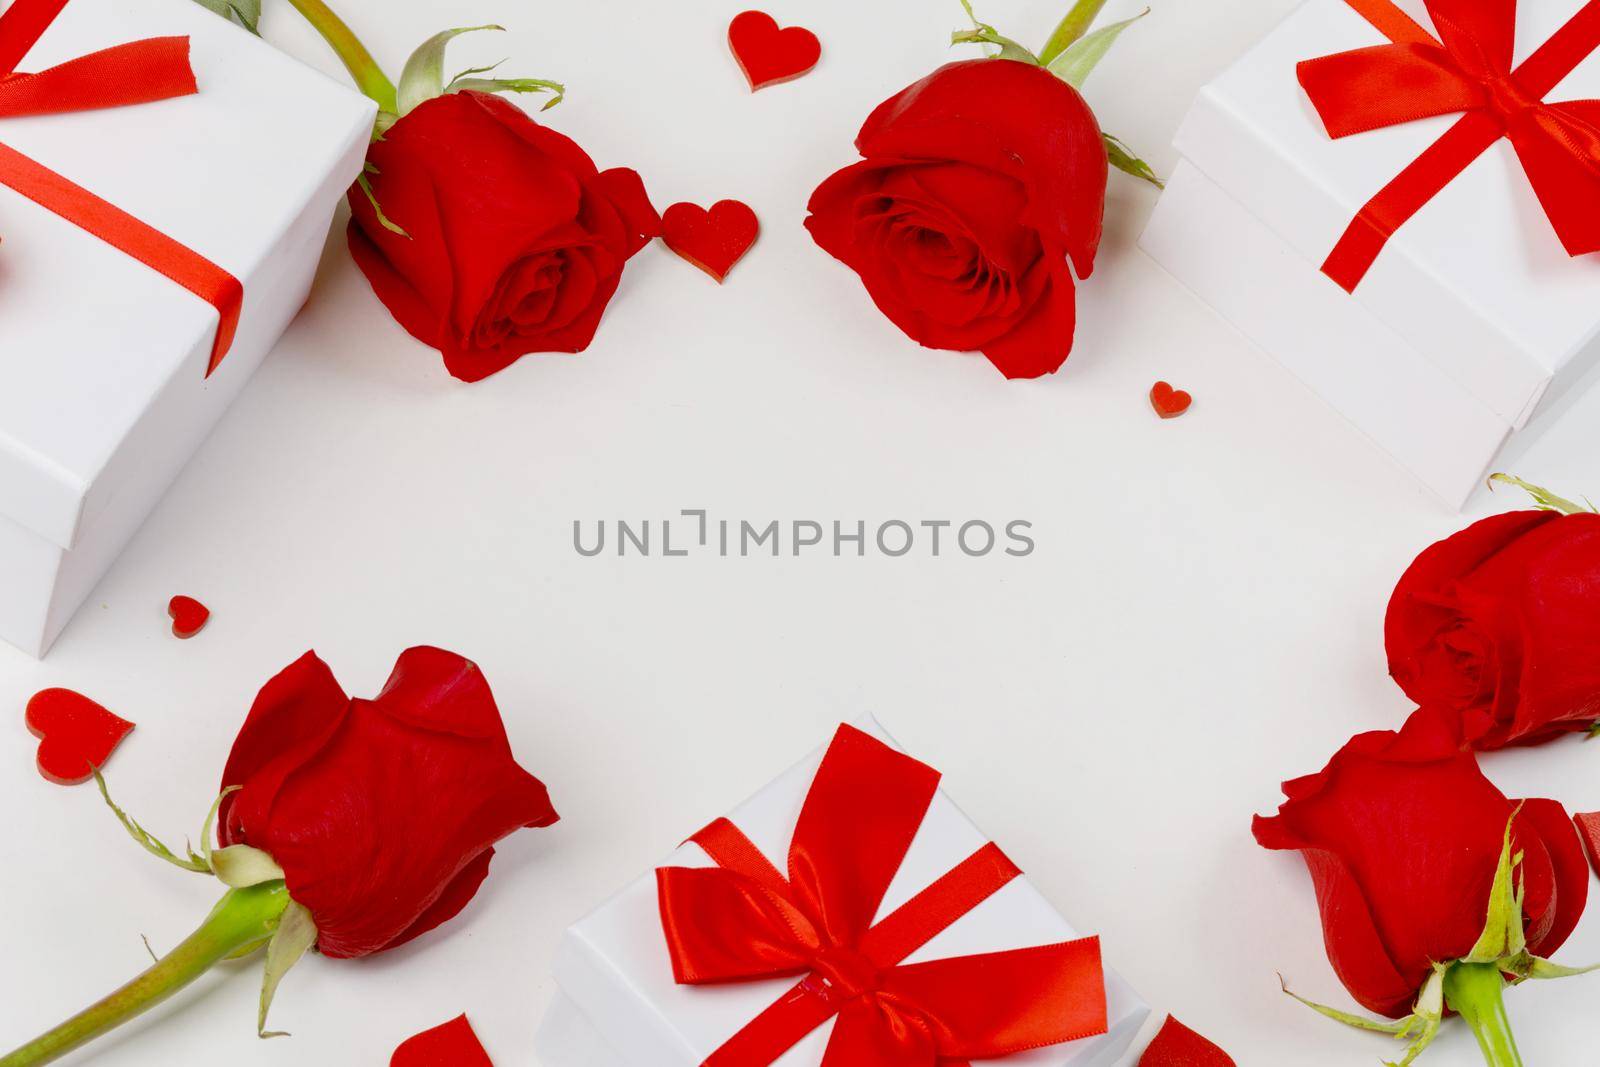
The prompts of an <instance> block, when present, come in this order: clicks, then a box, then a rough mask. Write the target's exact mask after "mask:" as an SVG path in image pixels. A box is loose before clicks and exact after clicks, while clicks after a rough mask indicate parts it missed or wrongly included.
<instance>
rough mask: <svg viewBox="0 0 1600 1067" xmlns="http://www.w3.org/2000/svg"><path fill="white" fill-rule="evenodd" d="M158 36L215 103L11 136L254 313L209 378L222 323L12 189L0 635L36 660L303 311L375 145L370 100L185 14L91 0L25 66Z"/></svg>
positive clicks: (2, 279) (3, 192) (192, 10)
mask: <svg viewBox="0 0 1600 1067" xmlns="http://www.w3.org/2000/svg"><path fill="white" fill-rule="evenodd" d="M156 35H178V36H188V37H189V38H190V52H191V62H192V64H193V66H194V69H195V77H196V80H197V82H198V83H199V86H200V91H199V92H198V93H196V94H194V95H191V96H187V97H182V98H179V99H174V100H164V101H160V102H157V103H151V104H145V105H141V106H137V107H124V108H109V109H100V110H93V111H86V112H81V113H76V114H70V115H49V116H43V117H36V118H24V119H6V120H4V121H3V122H0V138H4V141H5V143H6V144H7V145H8V146H10V147H12V148H14V149H16V150H17V151H20V152H22V153H24V154H25V155H27V156H28V157H29V158H31V159H34V160H37V161H38V162H39V163H40V164H42V165H44V166H46V167H49V168H51V169H52V170H54V171H56V172H57V173H59V174H63V175H66V176H67V177H68V178H69V179H70V180H73V181H75V182H77V183H78V184H79V185H82V186H83V187H84V188H86V189H88V190H89V191H90V192H92V193H94V194H96V195H98V196H100V197H102V198H104V199H106V200H109V201H110V202H111V203H113V204H115V205H117V206H119V207H120V208H122V209H123V210H125V211H127V212H129V213H131V214H132V215H134V216H135V217H136V218H138V219H140V220H141V221H143V222H145V223H147V224H148V225H150V226H153V227H155V228H156V229H158V230H160V231H162V232H163V233H166V234H168V235H169V236H171V237H173V238H174V239H175V240H177V241H179V242H181V243H182V244H184V245H185V246H187V247H189V248H191V249H193V250H195V251H196V252H198V253H199V254H201V255H203V256H205V257H207V258H209V259H210V260H211V261H212V262H214V263H217V264H219V265H220V266H222V267H223V268H224V269H226V270H228V271H229V272H231V273H232V274H233V275H234V276H235V277H237V278H238V279H239V280H240V281H242V282H243V283H244V285H245V300H244V306H243V310H242V314H241V317H240V321H239V329H238V334H237V336H236V338H235V341H234V345H233V348H232V350H231V351H230V352H229V354H228V357H227V359H226V360H224V362H223V363H222V365H221V366H220V367H218V368H217V371H216V373H214V374H213V375H211V377H209V378H207V377H206V376H205V369H206V366H207V363H208V361H209V358H210V355H211V350H212V346H213V341H214V339H215V337H216V331H217V312H216V310H215V309H214V308H213V307H211V306H210V305H209V304H208V303H206V302H205V301H204V300H201V299H200V298H198V297H196V296H195V295H193V294H192V293H190V292H189V291H188V290H186V289H184V288H183V287H182V286H180V285H177V284H175V283H173V282H172V281H170V280H168V279H167V278H165V277H164V276H162V275H161V274H160V273H158V272H157V271H155V270H152V269H151V268H150V267H148V266H146V265H144V264H143V263H140V262H139V261H137V260H136V259H134V258H133V257H132V256H130V255H128V254H127V253H126V252H123V251H121V250H119V249H117V248H114V247H113V246H112V245H110V244H108V243H107V242H105V241H102V240H100V239H99V238H97V237H94V236H92V235H90V234H89V233H87V232H86V231H84V230H82V229H80V228H78V227H77V226H75V225H74V224H72V223H71V222H68V221H67V220H65V219H63V218H61V217H59V216H57V215H56V214H54V213H53V212H51V211H49V210H47V209H46V208H44V207H41V206H39V205H37V204H35V203H33V202H32V201H31V200H28V199H27V198H25V197H23V196H22V195H21V194H20V193H16V192H14V191H12V190H10V189H7V188H4V187H3V186H0V234H3V237H4V242H5V243H4V251H3V255H0V322H3V323H4V333H3V335H0V337H3V343H0V589H4V590H5V591H6V594H7V595H6V596H5V597H4V598H3V600H0V638H3V639H5V640H9V641H11V642H12V643H14V644H16V645H18V646H19V647H21V648H23V649H24V650H26V651H29V652H34V653H38V652H39V651H41V650H42V649H43V648H45V647H47V646H48V645H49V642H50V640H51V639H52V638H53V637H54V636H55V634H56V633H57V632H58V631H59V630H60V628H61V626H62V625H64V624H65V623H66V621H67V619H68V618H69V617H70V615H71V613H72V611H73V609H75V608H76V607H77V606H78V604H79V602H80V601H81V600H82V599H83V597H85V596H86V595H87V594H88V593H89V592H90V589H91V587H92V585H93V584H94V582H96V581H97V580H98V579H99V578H100V576H101V575H102V574H103V573H104V571H105V568H106V567H107V566H108V565H109V564H110V563H111V561H112V560H113V559H114V558H115V556H116V553H117V550H118V549H120V548H121V547H122V545H123V544H124V543H125V541H126V540H127V538H128V537H129V536H130V535H131V534H132V533H133V532H134V530H136V529H137V528H138V525H139V523H140V522H141V521H143V519H144V518H145V516H146V515H147V514H148V513H149V511H150V509H151V508H152V507H153V506H154V505H155V503H156V501H158V500H159V499H160V497H161V494H162V493H163V492H165V491H166V489H167V487H168V486H169V485H171V483H172V479H173V478H174V477H175V476H176V475H177V473H178V472H179V471H180V470H182V469H183V465H184V463H185V462H186V461H187V460H188V458H189V457H190V455H191V454H192V453H193V452H194V450H195V449H196V448H197V447H198V446H199V444H200V442H202V441H203V440H204V439H205V437H206V435H207V433H208V432H209V431H210V430H211V428H212V426H213V425H215V423H216V420H217V419H218V418H219V417H220V416H221V415H222V413H223V412H224V411H225V410H226V409H227V406H228V404H229V403H230V402H231V401H232V400H233V398H234V397H235V396H236V395H237V394H238V393H239V391H240V390H241V389H242V388H243V386H244V385H245V383H246V382H247V381H248V380H249V377H250V373H251V372H252V371H253V370H254V369H255V368H256V366H257V364H259V363H260V361H261V359H262V357H264V356H265V355H266V353H267V351H268V350H269V349H270V348H271V347H272V346H273V344H274V343H276V341H277V339H278V337H279V335H280V334H281V333H282V331H283V329H284V327H285V326H286V325H287V324H288V323H289V321H290V320H291V319H292V318H293V317H294V315H295V313H296V312H297V311H298V310H299V308H300V305H301V303H302V301H303V299H304V296H305V293H306V290H307V289H308V288H309V286H310V284H311V279H312V275H313V273H314V271H315V268H316V263H317V254H318V250H319V248H321V246H322V244H323V234H324V233H325V231H326V226H327V220H328V218H329V216H330V215H331V214H332V212H333V209H334V206H335V205H336V204H337V203H338V202H339V200H340V199H341V198H342V196H343V192H344V189H345V188H346V186H348V184H349V182H350V180H351V178H352V176H353V175H355V174H358V173H359V172H360V166H361V159H362V155H363V154H364V152H365V147H366V143H367V137H368V136H369V132H370V128H371V121H372V115H373V113H374V109H373V107H372V106H371V105H370V103H369V102H368V101H366V100H364V99H363V98H362V97H361V96H359V95H358V94H356V93H354V92H352V91H351V90H349V89H348V88H346V87H344V86H342V85H340V84H338V83H336V82H334V81H331V80H329V79H328V78H326V77H324V76H323V75H322V74H319V73H317V72H315V71H312V70H309V69H307V68H306V67H305V66H304V65H303V64H300V63H297V62H296V61H294V60H293V59H292V58H290V57H289V56H286V55H285V54H284V53H282V52H281V51H279V50H276V49H273V48H270V47H266V46H264V45H263V44H262V43H261V42H259V41H255V40H253V39H252V38H251V37H250V35H249V34H246V33H244V32H242V31H241V30H239V29H237V28H234V27H230V26H228V25H227V24H226V23H225V22H223V21H222V20H221V19H218V18H215V17H208V12H206V11H205V10H204V9H202V8H200V7H199V6H198V5H196V4H193V3H189V2H187V0H138V2H137V3H132V4H130V3H127V2H126V0H73V2H72V3H70V4H68V5H67V7H66V8H65V10H64V11H63V12H62V13H61V15H60V17H59V18H57V19H56V20H55V21H54V22H53V23H52V24H51V25H50V27H49V28H48V29H47V30H46V31H45V33H44V35H43V37H42V38H41V39H40V41H39V43H38V44H37V45H36V46H35V47H34V48H33V49H32V50H31V51H30V52H29V53H28V55H27V57H26V58H25V59H24V60H23V62H22V65H21V69H23V70H28V71H34V70H44V69H47V68H49V67H52V66H54V65H56V64H58V63H62V62H65V61H67V60H69V59H75V58H77V57H80V56H84V55H88V54H91V53H93V52H97V51H99V50H101V49H104V48H107V47H110V46H111V45H114V44H119V43H125V42H128V41H132V40H137V39H140V38H141V37H146V36H156ZM264 87H270V91H264ZM64 550H69V551H64Z"/></svg>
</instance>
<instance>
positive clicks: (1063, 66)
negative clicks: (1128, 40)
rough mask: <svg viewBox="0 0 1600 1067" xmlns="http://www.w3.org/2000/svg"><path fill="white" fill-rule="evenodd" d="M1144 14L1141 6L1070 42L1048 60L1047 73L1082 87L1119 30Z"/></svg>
mask: <svg viewBox="0 0 1600 1067" xmlns="http://www.w3.org/2000/svg"><path fill="white" fill-rule="evenodd" d="M1148 14H1150V9H1149V8H1145V9H1144V10H1143V11H1141V12H1139V14H1137V15H1135V16H1133V18H1131V19H1124V20H1122V21H1121V22H1115V23H1112V24H1111V25H1110V26H1107V27H1105V28H1104V29H1100V30H1095V31H1094V32H1093V33H1091V34H1089V35H1088V36H1087V37H1083V38H1081V39H1079V40H1077V41H1075V42H1073V44H1072V45H1071V47H1069V48H1067V50H1066V51H1064V52H1062V53H1061V54H1060V55H1058V56H1056V57H1055V59H1053V60H1052V61H1051V62H1050V64H1049V69H1050V73H1051V74H1054V75H1055V76H1056V77H1058V78H1060V79H1061V80H1062V81H1064V82H1066V83H1067V84H1068V85H1070V86H1072V87H1073V88H1074V89H1082V88H1083V83H1084V82H1086V81H1088V80H1089V75H1090V74H1092V73H1094V68H1095V67H1097V66H1099V65H1100V61H1101V60H1102V59H1104V58H1105V57H1106V53H1107V52H1109V51H1111V46H1112V45H1114V44H1116V43H1117V38H1118V37H1121V36H1122V31H1123V30H1126V29H1127V28H1128V27H1129V26H1132V25H1133V24H1134V23H1135V22H1138V21H1139V20H1140V19H1142V18H1144V17H1145V16H1146V15H1148Z"/></svg>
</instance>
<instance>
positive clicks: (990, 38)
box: [950, 0, 1043, 67]
mask: <svg viewBox="0 0 1600 1067" xmlns="http://www.w3.org/2000/svg"><path fill="white" fill-rule="evenodd" d="M961 6H962V7H963V8H964V9H965V10H966V12H967V18H969V19H971V20H972V27H973V28H972V29H970V30H957V31H956V32H955V33H952V34H951V35H950V43H951V44H953V45H957V44H989V45H994V46H995V47H996V48H998V49H1000V51H999V52H997V53H996V54H995V55H994V57H993V58H995V59H1011V60H1015V61H1016V62H1018V63H1028V64H1031V65H1032V66H1035V67H1038V66H1043V64H1042V63H1040V62H1039V57H1038V56H1036V55H1034V54H1033V53H1032V52H1030V51H1029V50H1028V49H1027V48H1025V47H1023V46H1022V45H1020V44H1018V43H1017V42H1016V41H1013V40H1012V39H1011V38H1009V37H1006V36H1003V35H1002V34H1001V33H1000V31H999V30H997V29H995V28H994V27H993V26H991V25H989V24H988V23H987V22H980V21H978V16H977V14H976V13H975V12H974V11H973V10H972V0H961Z"/></svg>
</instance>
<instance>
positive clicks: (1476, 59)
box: [1299, 0, 1600, 291]
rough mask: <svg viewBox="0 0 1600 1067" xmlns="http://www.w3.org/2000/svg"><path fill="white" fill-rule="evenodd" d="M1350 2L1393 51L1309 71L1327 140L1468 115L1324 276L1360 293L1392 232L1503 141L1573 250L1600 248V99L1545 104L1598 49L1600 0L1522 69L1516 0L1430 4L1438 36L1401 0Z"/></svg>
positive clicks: (1358, 227) (1315, 63)
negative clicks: (1516, 62)
mask: <svg viewBox="0 0 1600 1067" xmlns="http://www.w3.org/2000/svg"><path fill="white" fill-rule="evenodd" d="M1346 2H1347V3H1348V4H1349V5H1350V6H1351V7H1353V8H1355V10H1356V11H1357V12H1358V13H1359V14H1360V15H1361V16H1362V17H1363V18H1365V19H1366V20H1367V21H1368V22H1370V23H1372V24H1373V25H1374V26H1376V27H1377V28H1378V30H1379V32H1381V33H1382V34H1383V35H1384V36H1385V37H1388V38H1389V39H1390V40H1391V41H1392V42H1394V43H1392V44H1385V45H1377V46H1375V47H1372V48H1361V49H1357V50H1356V51H1353V52H1342V53H1340V54H1339V55H1333V56H1325V57H1323V58H1321V59H1312V60H1307V61H1306V62H1304V63H1301V64H1300V66H1299V75H1300V84H1301V85H1302V86H1303V87H1304V88H1305V91H1306V93H1307V95H1309V96H1310V97H1311V102H1312V104H1313V105H1315V107H1316V109H1317V114H1319V115H1320V116H1321V117H1322V121H1323V124H1324V125H1325V126H1326V127H1327V129H1328V134H1329V135H1330V136H1332V137H1348V136H1350V135H1351V134H1356V133H1363V132H1365V131H1367V130H1374V129H1378V128H1380V127H1384V126H1395V125H1399V124H1401V123H1407V122H1415V121H1417V120H1419V119H1425V118H1430V117H1432V116H1435V115H1448V114H1455V113H1458V112H1465V114H1464V115H1463V116H1462V118H1461V119H1460V120H1459V121H1458V122H1456V124H1455V125H1454V126H1452V127H1451V128H1450V130H1449V132H1447V133H1446V134H1445V135H1444V136H1443V137H1441V138H1440V139H1439V140H1438V141H1437V142H1435V143H1434V144H1433V145H1432V146H1431V147H1430V148H1429V149H1428V150H1427V151H1426V152H1424V153H1423V154H1422V155H1421V156H1420V157H1418V158H1417V160H1416V161H1415V162H1414V163H1412V164H1411V165H1410V166H1409V167H1407V168H1406V169H1405V170H1403V171H1401V173H1400V175H1399V177H1397V178H1395V179H1394V181H1392V182H1390V183H1389V184H1388V185H1387V186H1385V187H1384V189H1383V190H1382V191H1381V192H1380V193H1378V195H1377V196H1375V197H1374V198H1373V199H1372V200H1371V201H1370V202H1369V203H1368V204H1367V206H1366V207H1364V208H1362V210H1361V213H1360V214H1359V215H1357V216H1356V219H1355V221H1354V222H1352V223H1351V224H1350V228H1349V229H1348V230H1346V231H1345V234H1344V236H1343V237H1342V238H1341V239H1340V241H1339V243H1338V245H1337V246H1336V247H1335V248H1334V250H1333V253H1332V254H1331V255H1330V256H1329V257H1328V261H1327V262H1326V263H1325V264H1323V267H1322V269H1323V272H1324V273H1326V274H1327V275H1328V276H1329V277H1331V278H1332V279H1333V280H1334V281H1336V282H1338V283H1339V284H1340V285H1341V286H1342V287H1344V288H1345V289H1346V290H1349V291H1354V289H1355V287H1356V286H1357V285H1359V284H1360V282H1361V279H1362V278H1363V277H1365V276H1366V273H1367V270H1368V269H1369V268H1370V267H1371V266H1372V264H1373V261H1374V260H1376V259H1377V257H1378V253H1379V252H1380V251H1382V249H1383V246H1384V244H1385V242H1387V241H1388V240H1389V238H1390V237H1392V236H1394V233H1395V231H1396V230H1398V229H1399V228H1400V227H1401V226H1403V225H1404V224H1405V223H1406V221H1407V220H1409V219H1410V218H1411V216H1413V215H1415V214H1416V213H1417V212H1418V211H1419V210H1421V209H1422V206H1423V205H1424V204H1426V203H1427V202H1428V201H1430V200H1432V199H1433V198H1434V197H1435V196H1437V195H1438V194H1439V193H1440V192H1441V191H1442V190H1443V189H1444V187H1445V186H1447V185H1449V184H1450V183H1451V182H1452V181H1454V180H1455V179H1456V177H1457V176H1458V175H1460V174H1461V172H1462V171H1463V170H1465V169H1466V168H1467V166H1468V164H1470V163H1471V162H1472V161H1473V160H1475V159H1477V158H1478V157H1479V156H1480V155H1482V154H1483V153H1484V152H1486V151H1487V150H1488V149H1489V147H1490V146H1491V145H1493V144H1494V143H1495V142H1496V141H1498V140H1500V138H1502V137H1505V138H1507V139H1509V140H1510V141H1511V144H1512V147H1513V148H1515V149H1516V153H1517V157H1518V158H1519V159H1521V160H1522V168H1523V170H1524V171H1525V172H1526V173H1527V175H1528V181H1529V182H1530V183H1531V184H1532V185H1533V189H1534V192H1535V193H1537V194H1538V197H1539V202H1540V203H1541V204H1543V205H1544V210H1545V214H1546V215H1547V216H1549V218H1550V222H1551V224H1552V225H1554V227H1555V231H1556V234H1557V236H1559V237H1560V238H1561V243H1562V244H1563V245H1564V246H1565V247H1566V250H1567V252H1568V254H1570V255H1574V256H1579V255H1584V254H1586V253H1589V252H1595V251H1600V101H1597V100H1579V101H1574V102H1570V103H1560V104H1549V103H1545V101H1544V98H1545V97H1546V96H1547V95H1549V94H1550V92H1551V91H1552V90H1553V89H1555V87H1556V85H1557V84H1559V83H1560V81H1561V80H1562V79H1563V78H1565V77H1566V76H1567V75H1569V74H1571V73H1572V72H1573V71H1574V70H1575V69H1577V67H1578V64H1579V63H1582V62H1583V61H1584V59H1586V58H1587V57H1588V56H1589V55H1590V54H1591V53H1593V52H1594V51H1595V49H1596V48H1600V0H1590V2H1589V3H1587V4H1585V5H1584V7H1583V9H1582V10H1581V11H1579V12H1578V13H1577V14H1576V15H1574V16H1573V17H1572V20H1571V21H1570V22H1568V23H1567V24H1566V25H1565V26H1563V27H1562V28H1561V29H1560V30H1559V31H1557V33H1556V34H1555V36H1553V37H1551V38H1550V39H1549V40H1548V41H1546V42H1545V43H1544V45H1542V46H1541V47H1540V48H1539V49H1538V51H1536V52H1534V54H1533V55H1531V56H1530V57H1528V59H1527V60H1526V61H1524V62H1523V63H1522V64H1521V65H1520V66H1516V67H1513V65H1512V61H1513V60H1512V57H1513V49H1514V45H1515V33H1516V18H1517V5H1516V0H1427V5H1428V13H1429V15H1430V16H1431V17H1432V19H1433V24H1434V26H1435V27H1437V28H1438V31H1439V38H1438V39H1437V40H1436V39H1435V38H1434V37H1433V36H1432V35H1430V34H1429V33H1428V31H1427V30H1424V29H1423V28H1422V27H1421V26H1419V25H1418V24H1417V23H1416V22H1415V21H1413V20H1412V19H1411V17H1410V16H1408V15H1407V14H1405V12H1403V11H1401V10H1400V9H1399V8H1398V7H1396V6H1395V5H1394V3H1393V2H1392V0H1346Z"/></svg>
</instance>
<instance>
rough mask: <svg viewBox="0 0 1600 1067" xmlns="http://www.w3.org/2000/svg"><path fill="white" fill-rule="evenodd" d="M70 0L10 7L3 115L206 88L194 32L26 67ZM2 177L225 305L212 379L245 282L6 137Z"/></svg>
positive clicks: (2, 71) (3, 25)
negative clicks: (192, 58) (193, 58)
mask: <svg viewBox="0 0 1600 1067" xmlns="http://www.w3.org/2000/svg"><path fill="white" fill-rule="evenodd" d="M66 3H67V0H15V2H14V3H13V4H12V5H11V7H10V8H8V9H7V10H6V11H5V13H4V14H0V119H6V118H21V117H24V116H38V115H59V114H65V113H68V112H73V111H89V110H99V109H103V108H118V107H128V106H131V105H134V104H145V103H153V102H155V101H158V100H169V99H172V98H174V97H180V96H191V95H193V94H194V93H196V92H198V91H199V87H198V86H197V85H196V83H195V77H194V69H193V67H192V66H191V65H190V63H189V39H188V38H187V37H152V38H148V39H146V40H142V41H132V42H129V43H127V44H122V45H115V46H113V47H111V48H107V49H103V50H102V51H99V52H95V53H92V54H90V55H86V56H81V57H79V58H77V59H73V60H68V61H67V62H65V63H62V64H60V65H59V66H55V67H52V68H50V69H49V70H44V71H40V72H38V73H35V74H19V73H17V70H16V68H17V65H18V64H20V63H21V62H22V60H23V57H24V56H26V55H27V54H28V52H29V51H30V50H31V49H32V48H33V46H34V45H35V44H36V43H37V42H38V40H39V38H40V37H41V36H43V34H44V32H45V30H47V29H49V27H50V25H51V23H52V22H54V21H55V18H56V16H57V15H59V14H60V13H61V11H62V9H63V8H65V6H66ZM0 185H5V186H8V187H10V188H11V189H13V190H15V191H16V192H18V193H21V194H22V195H23V196H25V197H27V198H28V199H30V200H32V201H34V202H35V203H37V204H38V205H40V206H41V207H43V208H45V209H47V210H49V211H51V212H53V213H54V214H56V215H59V216H60V217H61V218H63V219H66V220H67V221H68V222H70V223H72V224H73V225H75V226H77V227H79V228H80V229H82V230H84V231H86V232H88V233H91V234H93V235H94V236H95V237H97V238H99V239H100V240H102V241H104V242H106V243H107V244H109V245H111V246H112V247H114V248H116V249H117V250H118V251H121V252H124V253H126V254H127V255H129V256H131V257H133V258H134V259H136V260H138V261H139V262H141V263H143V264H144V265H145V266H147V267H149V268H151V269H152V270H155V271H157V272H159V273H161V274H163V275H165V276H166V277H167V278H169V279H171V280H172V281H173V282H176V283H177V284H178V285H181V286H183V287H184V288H185V289H188V290H189V291H190V292H191V293H194V294H195V295H196V296H198V297H200V298H201V299H202V300H204V301H206V302H207V303H209V304H211V306H212V307H214V308H216V309H217V316H218V322H217V333H216V337H215V339H214V341H213V342H212V347H211V358H210V359H209V361H208V362H207V365H206V375H207V377H209V376H210V375H211V373H212V372H213V371H215V370H216V369H217V365H218V364H220V363H221V362H222V360H223V357H224V356H226V355H227V354H228V350H229V349H230V348H231V347H232V345H233V339H234V335H235V334H236V332H237V330H238V326H239V316H240V313H241V311H242V309H243V305H244V286H243V285H242V284H241V283H240V282H239V279H237V278H235V277H234V276H233V275H232V274H230V273H228V272H227V271H226V270H223V269H222V268H221V267H219V266H217V265H216V264H215V263H213V262H211V260H209V259H207V258H205V257H204V256H202V255H200V254H199V253H198V252H195V251H194V250H193V249H191V248H188V247H186V246H184V245H183V244H180V243H179V242H177V241H175V240H173V239H172V238H170V237H168V236H166V235H165V234H163V233H161V232H160V231H159V230H156V229H155V228H153V227H151V226H149V225H147V224H145V223H143V222H141V221H139V220H138V219H136V218H134V217H133V216H132V215H129V214H128V213H127V212H125V211H122V210H121V209H120V208H118V207H116V206H115V205H113V204H110V203H108V202H107V201H105V200H103V199H101V198H100V197H98V196H95V195H94V194H93V193H91V192H89V191H88V190H87V189H84V188H83V187H82V186H79V185H77V184H76V183H74V182H72V181H70V180H69V179H67V178H66V177H64V176H62V175H60V174H57V173H56V172H54V171H52V170H50V169H49V168H48V167H45V166H43V165H42V164H40V163H38V162H36V161H34V160H32V159H29V158H28V157H27V156H25V155H23V154H22V153H20V152H17V151H16V150H14V149H11V148H8V147H7V146H6V145H5V144H3V143H0Z"/></svg>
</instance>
